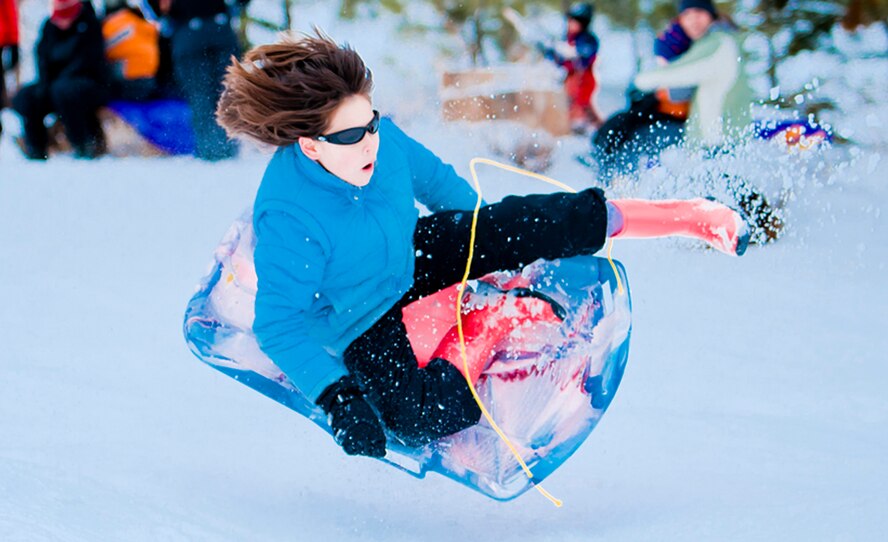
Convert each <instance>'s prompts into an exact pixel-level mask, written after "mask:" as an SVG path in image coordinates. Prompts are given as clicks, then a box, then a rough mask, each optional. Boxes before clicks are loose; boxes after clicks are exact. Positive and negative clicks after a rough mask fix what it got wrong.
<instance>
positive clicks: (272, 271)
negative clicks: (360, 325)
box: [253, 211, 346, 402]
mask: <svg viewBox="0 0 888 542" xmlns="http://www.w3.org/2000/svg"><path fill="white" fill-rule="evenodd" d="M255 228H256V249H255V252H254V255H253V260H254V262H255V266H256V275H257V277H258V292H257V294H256V308H255V311H256V318H255V321H254V323H253V332H254V333H255V334H256V338H257V340H258V342H259V345H260V346H261V347H262V350H263V351H264V352H265V353H266V354H267V355H268V357H270V358H271V360H272V361H273V362H274V363H275V365H277V366H278V367H280V369H281V370H282V371H283V372H284V374H286V375H287V377H288V378H289V379H290V381H291V382H292V383H293V385H295V386H296V387H297V388H299V390H300V391H301V392H302V393H303V394H304V395H305V396H306V397H307V398H308V399H309V400H311V401H312V402H314V401H315V400H316V399H317V398H318V396H319V395H320V394H321V392H322V391H323V390H324V389H325V388H326V387H327V386H329V385H330V384H332V383H333V382H335V381H337V380H338V379H339V378H341V377H342V376H344V375H345V374H346V371H345V368H344V367H343V366H342V364H341V363H339V362H338V361H337V360H336V359H335V358H334V356H333V355H331V354H330V353H329V352H327V350H326V349H324V347H323V346H321V345H320V344H318V343H317V342H316V341H314V340H312V339H311V337H310V336H309V332H308V327H309V314H308V312H309V309H310V308H311V305H312V303H313V301H314V299H315V294H316V293H317V292H318V289H319V287H320V284H321V281H322V279H323V276H324V269H325V267H326V258H327V255H326V254H327V251H328V250H329V249H328V248H326V249H325V246H326V241H325V240H324V239H322V238H321V237H320V235H319V234H316V233H315V229H314V228H310V227H308V225H307V224H303V223H301V222H300V221H298V220H297V219H296V218H294V217H293V216H291V215H289V214H286V213H283V212H277V211H267V212H264V213H262V214H261V215H260V216H259V217H258V218H257V219H256V220H255Z"/></svg>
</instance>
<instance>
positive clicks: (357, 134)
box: [317, 109, 379, 145]
mask: <svg viewBox="0 0 888 542" xmlns="http://www.w3.org/2000/svg"><path fill="white" fill-rule="evenodd" d="M377 131H379V111H377V110H375V109H374V110H373V120H371V121H370V124H368V125H367V126H358V127H357V128H349V129H348V130H340V131H338V132H333V133H332V134H327V135H322V136H318V137H317V140H318V141H326V142H327V143H332V144H334V145H354V144H355V143H357V142H359V141H361V140H362V139H364V135H365V134H367V133H371V134H375V133H376V132H377Z"/></svg>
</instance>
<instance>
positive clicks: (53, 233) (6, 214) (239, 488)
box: [0, 23, 888, 541]
mask: <svg viewBox="0 0 888 542" xmlns="http://www.w3.org/2000/svg"><path fill="white" fill-rule="evenodd" d="M331 24H334V23H331ZM379 24H380V25H384V24H388V23H379ZM357 37H358V34H356V38H357ZM367 39H369V38H367ZM355 41H357V39H356V40H355ZM356 45H358V44H356ZM368 47H370V49H371V51H370V52H369V54H368V55H367V56H368V57H372V58H373V59H374V60H377V61H378V62H379V64H373V60H370V62H371V65H374V66H376V65H379V66H380V67H379V68H376V69H375V72H376V74H377V88H378V90H377V96H378V101H379V102H381V103H382V104H384V106H383V107H385V108H386V109H388V110H389V111H390V112H392V113H394V114H395V115H396V117H397V119H398V121H399V122H402V123H403V124H404V125H405V126H407V127H409V131H410V132H411V133H413V134H414V135H416V136H417V137H418V138H419V139H420V140H422V141H423V142H425V143H427V144H428V145H429V146H430V147H431V148H432V149H433V150H435V151H436V152H439V153H440V154H441V155H442V156H443V157H444V158H445V159H446V160H449V161H451V162H453V163H454V164H455V165H456V166H457V169H458V170H459V171H460V172H461V173H462V174H464V175H468V171H467V159H468V158H470V157H471V156H473V155H474V152H475V151H477V149H478V148H483V142H481V140H480V139H479V137H480V136H479V135H478V133H476V132H477V131H476V130H475V129H474V128H472V127H471V126H460V125H456V126H452V125H450V126H442V125H441V124H439V121H438V119H437V116H436V115H434V114H429V113H426V114H419V113H418V111H419V112H421V111H422V110H421V108H420V109H417V108H415V107H414V106H412V105H410V104H409V103H408V104H407V105H405V106H404V109H399V107H398V106H399V105H400V104H399V103H398V101H397V99H396V98H397V91H398V89H399V88H400V87H399V85H401V83H402V80H399V79H396V78H395V76H394V75H392V74H393V73H398V70H402V71H401V72H400V73H407V74H409V75H410V76H409V77H407V78H406V79H409V80H415V81H418V82H416V83H411V84H413V85H415V86H416V88H420V89H421V88H426V89H432V90H433V89H434V80H433V79H430V78H433V75H432V74H428V73H426V74H425V75H423V76H422V77H418V78H416V79H414V76H416V74H419V73H425V72H424V70H423V69H420V67H418V66H411V65H409V64H408V65H407V66H406V67H405V66H404V65H398V64H397V63H395V64H385V62H384V61H382V60H379V58H381V57H379V56H378V52H373V50H372V49H373V47H372V44H368ZM358 48H359V50H361V47H360V46H358ZM380 48H381V47H380V46H379V45H377V46H376V49H380ZM362 52H363V51H362ZM373 55H377V56H373ZM881 66H882V67H884V64H882V65H881ZM411 68H413V69H414V71H409V70H410V69H411ZM405 70H408V71H405ZM411 88H412V87H411ZM863 107H864V106H862V105H861V106H858V107H857V108H856V109H855V111H862V108H863ZM880 111H881V110H880ZM878 114H879V115H883V114H884V113H883V112H880V113H878ZM858 116H860V115H858ZM855 118H856V117H855ZM863 118H866V115H863ZM880 118H882V117H880ZM4 121H5V122H4V123H5V124H6V126H7V127H12V126H14V125H15V119H14V118H13V117H12V116H11V115H9V114H8V113H5V114H4ZM861 128H863V127H861ZM10 131H12V130H11V128H10ZM561 145H562V146H561V148H560V149H559V151H558V154H557V155H556V163H555V165H554V167H553V169H552V170H551V171H550V173H551V174H552V175H553V176H555V177H557V178H559V179H560V180H563V181H565V182H569V183H572V184H574V185H575V186H576V187H577V188H582V187H584V186H588V185H589V184H590V183H592V182H593V180H592V179H591V178H589V176H588V172H586V171H585V170H584V169H583V168H582V167H580V166H578V165H576V164H574V163H573V160H572V158H571V155H572V153H573V152H578V150H579V149H580V148H582V145H583V143H582V141H580V140H577V139H570V138H568V139H565V140H564V141H562V143H561ZM831 152H832V154H830V153H827V154H826V155H825V156H824V157H822V158H817V160H822V161H824V162H826V163H828V164H830V167H827V168H825V169H815V168H811V173H810V178H808V179H804V181H805V182H801V180H799V182H798V183H796V184H795V186H796V188H797V194H796V195H797V199H796V200H795V201H794V202H793V203H792V215H791V218H792V221H791V223H790V232H789V234H788V235H787V237H786V238H784V239H783V240H781V241H780V242H779V243H778V244H776V245H774V246H770V247H766V248H753V249H751V250H750V252H749V253H748V254H747V255H746V256H744V257H743V258H741V259H731V258H727V257H723V256H721V255H718V254H716V253H714V252H712V251H707V250H700V249H699V248H697V247H694V246H691V245H689V244H687V243H678V242H672V241H657V242H639V241H624V242H619V243H617V245H616V248H615V256H616V257H617V258H619V259H620V260H621V261H623V263H624V264H625V265H626V267H627V270H628V273H629V278H630V281H631V285H632V289H633V295H634V318H635V319H634V331H633V339H632V346H631V351H630V361H629V366H628V370H627V373H626V376H625V378H624V380H623V385H622V387H621V389H620V391H619V393H618V394H617V397H616V400H615V401H614V403H613V404H612V406H611V408H610V410H609V411H608V414H607V415H606V416H605V418H604V420H603V421H602V423H601V424H600V425H599V426H598V428H597V429H596V431H595V432H594V433H593V434H592V436H591V437H590V439H589V440H588V441H587V443H586V444H585V445H584V446H583V447H582V448H581V449H580V450H579V451H578V452H577V453H576V454H575V456H574V457H573V458H571V459H570V460H569V461H568V462H567V463H566V464H565V465H564V466H563V468H561V469H560V470H559V471H557V472H556V473H555V474H553V475H552V476H551V477H550V478H549V479H547V481H546V483H545V484H544V486H545V487H546V488H547V489H548V490H549V491H551V492H552V493H553V494H555V495H556V496H558V497H559V498H561V499H563V500H564V501H565V505H564V507H563V508H561V509H555V508H553V507H552V506H551V505H550V504H549V502H548V501H546V500H545V499H543V498H541V497H539V496H538V495H536V494H535V493H534V492H530V493H527V494H526V495H524V496H522V497H520V498H519V499H518V500H516V501H513V502H510V503H505V504H502V503H495V502H492V501H489V500H487V499H486V498H484V497H481V496H480V495H477V494H475V493H473V492H471V491H469V490H467V489H465V488H463V487H462V486H458V485H456V484H454V483H452V482H450V481H448V480H445V479H443V478H441V477H437V476H430V477H429V478H427V479H425V480H422V481H417V480H414V479H412V478H410V477H409V476H406V475H404V474H401V473H399V472H397V471H394V470H392V469H391V468H389V467H386V466H385V465H383V464H381V463H378V462H375V461H372V460H368V459H363V458H351V457H347V456H346V455H345V454H343V453H342V452H341V451H340V450H339V449H338V447H336V446H335V444H334V443H333V442H332V441H330V439H329V437H327V435H326V434H324V433H322V432H321V431H320V430H318V429H317V428H316V427H315V426H313V424H311V423H310V422H308V421H307V420H304V419H301V418H299V417H297V416H295V415H294V414H293V413H292V412H290V411H288V410H286V409H285V408H283V407H281V406H279V405H277V404H276V403H274V402H272V401H270V400H268V399H266V398H264V397H262V396H259V395H258V394H256V393H254V392H252V391H251V390H249V389H247V388H246V387H244V386H243V385H241V384H238V383H237V382H235V381H233V380H231V379H229V378H227V377H225V376H223V375H221V374H219V373H217V372H215V371H213V370H211V369H209V368H207V367H204V366H202V365H201V364H200V363H199V362H198V361H197V360H196V359H195V358H194V357H193V356H192V355H191V354H190V353H189V352H188V350H187V348H186V347H185V344H184V342H183V340H182V337H181V329H180V328H181V317H182V312H183V309H184V306H185V303H186V302H187V300H188V298H189V297H190V295H191V293H192V292H193V289H194V286H195V284H196V283H197V281H198V279H199V278H200V276H201V274H202V273H203V272H204V271H205V268H206V265H207V263H208V262H209V259H210V256H211V253H212V250H213V248H214V247H215V244H216V242H217V241H218V239H219V238H220V236H221V235H222V233H223V232H224V231H225V229H226V228H227V226H228V224H229V223H230V222H231V221H232V220H233V219H234V218H235V217H236V216H237V215H238V214H239V213H240V212H241V211H242V210H243V208H245V207H246V206H247V205H249V203H250V202H251V200H252V196H253V194H254V191H255V189H256V187H257V185H258V182H259V178H260V175H261V173H262V170H263V167H264V163H265V161H266V159H267V158H266V157H265V156H264V155H262V154H261V153H258V152H255V151H248V152H247V153H245V156H244V157H243V158H241V159H240V160H238V161H235V162H232V163H225V164H215V165H213V164H204V163H199V162H196V161H193V160H190V159H185V158H181V159H169V160H143V159H127V160H119V159H118V160H115V159H102V160H99V161H96V162H93V163H85V162H77V161H73V160H71V159H68V158H64V157H62V158H58V159H54V160H52V161H50V162H48V163H46V164H32V163H26V162H24V161H23V160H21V159H20V158H19V157H18V155H17V154H16V152H15V149H14V148H13V146H12V143H11V141H10V139H9V137H7V136H4V139H3V140H2V141H0V247H2V256H0V307H2V309H0V345H2V348H0V540H3V541H7V540H9V541H31V540H39V541H43V540H64V541H94V540H146V541H149V540H150V541H154V540H282V541H283V540H362V541H366V540H441V541H450V540H458V539H465V540H470V539H475V538H480V537H485V538H486V537H492V536H495V537H497V538H499V537H502V538H503V539H506V540H558V541H574V540H576V541H580V540H583V541H586V540H744V541H745V540H883V539H886V537H888V518H886V515H885V513H884V511H885V510H888V490H886V489H885V488H886V487H888V464H886V460H885V455H886V451H888V395H886V393H885V391H884V390H885V388H886V385H888V365H886V363H885V359H886V354H885V353H886V352H888V336H886V333H885V330H884V328H885V324H886V322H888V309H886V307H888V289H886V287H885V285H884V283H883V277H884V276H885V274H886V271H888V243H886V241H888V229H886V224H885V221H886V219H885V216H883V213H882V209H884V208H886V206H888V186H886V185H885V180H884V178H885V176H884V174H883V173H882V172H883V171H884V169H885V162H884V158H882V159H881V160H880V157H879V154H878V153H879V152H881V153H882V154H884V153H885V152H886V149H885V148H884V147H880V146H879V144H878V142H876V143H875V144H873V145H870V146H867V147H862V148H860V149H858V150H857V151H856V152H858V153H859V155H858V156H857V157H856V158H854V159H851V158H849V152H848V151H842V150H841V149H836V150H834V151H831ZM835 164H838V165H839V166H840V167H836V166H835ZM483 179H484V181H483V182H484V189H485V194H486V196H487V198H488V200H496V199H499V198H500V197H502V196H503V195H505V194H509V193H528V192H531V191H539V190H546V188H544V187H540V186H538V185H536V184H532V183H530V182H527V181H517V180H513V179H509V178H507V177H504V176H502V175H499V174H492V173H485V174H483Z"/></svg>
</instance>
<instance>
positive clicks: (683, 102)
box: [592, 18, 695, 180]
mask: <svg viewBox="0 0 888 542" xmlns="http://www.w3.org/2000/svg"><path fill="white" fill-rule="evenodd" d="M691 43H692V41H691V38H690V37H689V36H688V35H687V33H686V32H685V31H684V29H683V28H682V26H681V24H680V22H679V20H678V19H677V18H676V19H674V20H673V21H672V22H670V24H669V26H668V27H667V28H666V29H665V30H663V31H662V32H661V33H660V34H658V35H657V37H656V39H655V40H654V57H655V60H656V63H657V65H658V66H665V65H667V64H669V63H670V62H674V61H676V60H677V59H679V58H681V55H683V54H684V53H686V52H687V50H688V49H690V47H691ZM694 90H695V89H694V88H693V87H691V88H674V89H670V88H665V87H663V88H658V89H656V91H654V92H643V91H641V90H639V89H638V88H636V87H635V86H634V84H633V85H631V86H630V87H629V90H628V91H627V98H628V100H629V107H628V109H626V110H625V111H621V112H619V113H617V114H615V115H613V116H611V117H610V118H609V119H607V122H605V123H604V125H603V126H602V127H601V129H600V130H598V132H597V133H596V134H595V136H594V137H593V139H592V154H593V156H594V157H595V159H596V160H597V161H598V166H599V175H600V177H601V178H602V179H604V180H609V179H611V178H613V177H614V176H616V175H625V174H631V173H634V172H635V171H636V169H637V167H638V162H639V160H640V157H641V155H642V154H643V153H649V154H656V153H658V152H660V151H661V150H663V149H665V148H667V147H669V146H671V145H676V144H678V143H680V142H681V140H682V137H683V135H684V125H685V122H687V120H688V113H689V110H690V101H691V98H692V97H693V95H694Z"/></svg>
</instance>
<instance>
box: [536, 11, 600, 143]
mask: <svg viewBox="0 0 888 542" xmlns="http://www.w3.org/2000/svg"><path fill="white" fill-rule="evenodd" d="M593 13H594V9H593V7H592V4H585V3H582V4H574V5H573V7H571V8H570V10H568V12H567V38H566V40H565V42H562V43H561V44H559V45H557V46H555V47H547V46H545V45H540V50H541V52H542V53H543V56H545V57H546V58H548V59H549V60H552V61H553V62H555V63H556V64H558V65H559V66H561V67H563V68H564V69H565V70H567V77H566V78H565V79H564V92H565V93H566V94H567V96H568V98H569V99H570V121H571V128H572V129H573V131H574V132H576V133H585V132H586V131H587V130H588V128H590V127H591V128H595V129H597V128H598V127H599V126H601V123H602V118H601V114H600V113H599V112H598V107H596V105H595V103H594V99H593V97H594V94H595V89H596V87H597V86H598V84H597V82H596V81H595V73H594V71H593V67H594V65H595V59H596V58H597V57H598V37H597V36H596V35H595V34H594V33H593V32H592V30H591V28H590V27H591V25H592V16H593Z"/></svg>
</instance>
